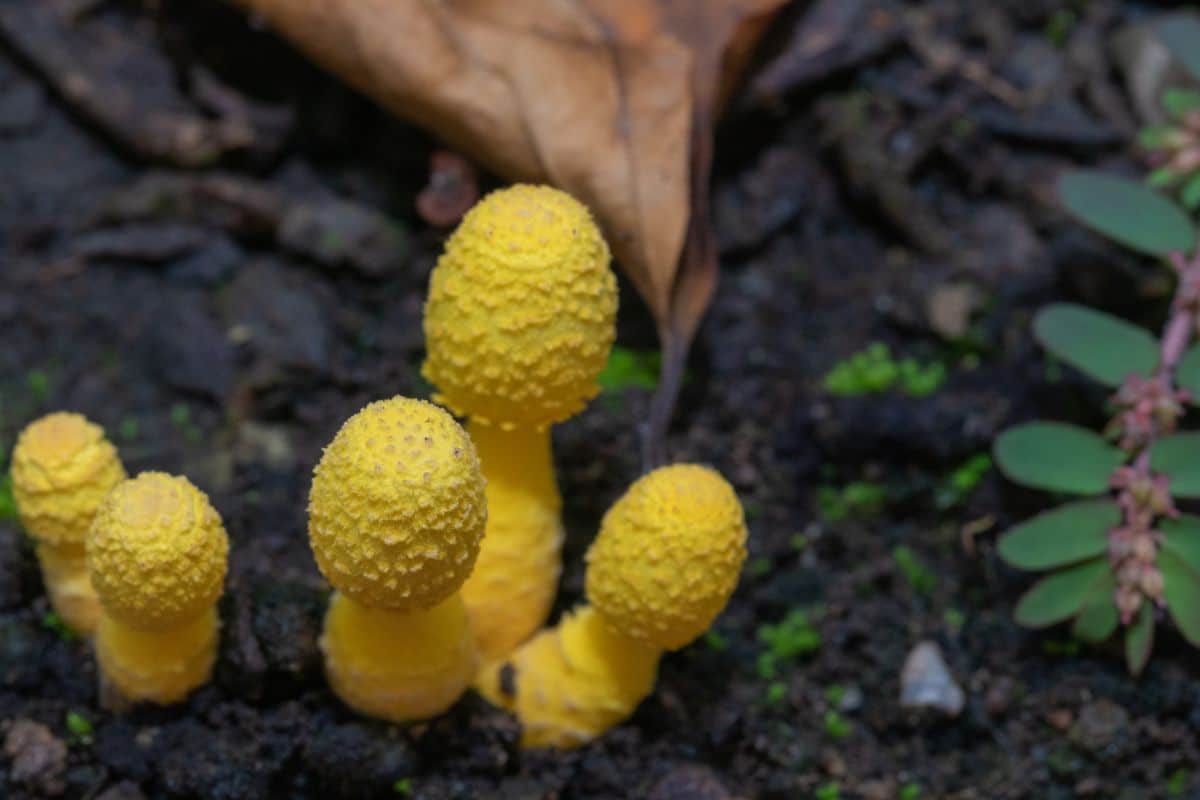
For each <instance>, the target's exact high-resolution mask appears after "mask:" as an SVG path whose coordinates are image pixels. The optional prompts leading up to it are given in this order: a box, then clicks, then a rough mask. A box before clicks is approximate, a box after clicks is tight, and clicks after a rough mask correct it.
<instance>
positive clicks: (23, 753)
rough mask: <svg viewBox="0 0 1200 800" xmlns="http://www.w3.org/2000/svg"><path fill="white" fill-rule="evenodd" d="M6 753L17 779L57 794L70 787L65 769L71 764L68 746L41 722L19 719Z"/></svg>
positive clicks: (6, 740)
mask: <svg viewBox="0 0 1200 800" xmlns="http://www.w3.org/2000/svg"><path fill="white" fill-rule="evenodd" d="M4 755H5V756H7V757H8V759H9V760H10V762H11V764H12V767H11V769H10V772H9V777H10V779H11V780H12V781H13V782H14V783H18V784H22V785H24V786H26V787H29V788H30V789H31V790H40V791H41V792H42V793H43V794H45V795H47V796H50V797H57V796H58V795H60V794H62V793H63V791H64V790H65V789H66V786H65V785H64V784H63V779H62V778H63V771H64V770H65V769H66V767H67V746H66V745H65V744H63V743H62V742H61V741H60V740H59V739H57V738H56V737H55V736H54V734H53V733H51V732H50V729H49V728H47V727H46V726H45V725H42V724H41V723H39V722H34V721H33V720H29V719H19V720H17V721H16V722H14V723H13V724H12V727H10V728H9V729H8V735H7V736H5V737H4Z"/></svg>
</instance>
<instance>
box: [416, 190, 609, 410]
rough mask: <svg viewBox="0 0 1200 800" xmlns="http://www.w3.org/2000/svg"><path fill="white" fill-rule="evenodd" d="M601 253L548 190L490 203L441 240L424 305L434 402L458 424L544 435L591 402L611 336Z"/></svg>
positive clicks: (579, 212) (583, 216) (579, 217)
mask: <svg viewBox="0 0 1200 800" xmlns="http://www.w3.org/2000/svg"><path fill="white" fill-rule="evenodd" d="M616 315H617V280H616V276H615V275H614V274H613V271H612V269H611V268H610V267H609V252H608V245H607V244H606V243H605V241H604V237H603V236H601V234H600V230H599V229H598V228H597V227H596V224H595V222H593V221H592V217H591V215H590V214H589V213H588V210H587V208H585V207H584V206H583V205H582V204H581V203H579V202H578V201H577V200H575V199H574V198H572V197H571V196H570V195H568V194H566V193H565V192H561V191H559V190H557V189H553V188H550V187H548V186H528V185H516V186H512V187H510V188H508V189H502V190H500V191H497V192H493V193H491V194H489V195H488V196H487V197H485V198H483V200H481V201H479V203H477V204H476V205H475V207H474V208H472V209H471V210H470V211H469V212H468V213H467V215H466V216H465V217H464V218H463V221H462V222H461V223H460V224H459V226H458V228H457V230H455V231H454V234H453V235H452V236H451V237H450V239H449V240H448V241H447V242H446V249H445V251H444V252H443V253H442V256H441V258H440V259H438V263H437V267H436V268H435V269H434V270H433V275H432V276H431V278H430V284H429V298H428V300H427V301H426V303H425V340H426V347H427V348H428V358H427V359H426V361H425V365H424V367H423V368H422V374H424V375H425V377H426V378H427V379H428V380H429V381H430V382H431V383H433V384H434V385H435V386H437V388H438V392H439V394H438V395H437V397H436V399H437V400H438V402H441V403H443V404H445V405H446V406H448V407H449V408H451V409H452V410H453V411H454V412H455V413H457V414H459V415H461V416H469V417H472V418H475V419H477V420H479V421H481V422H491V423H495V424H500V425H505V426H513V425H533V426H539V427H540V426H544V425H549V424H552V423H555V422H561V421H562V420H564V419H567V418H568V417H570V416H572V415H573V414H575V413H577V412H578V411H579V410H580V409H582V408H583V406H584V404H585V403H586V402H587V401H588V400H590V399H592V398H593V397H595V396H596V393H597V392H598V391H599V386H598V385H597V384H596V377H597V376H598V375H599V374H600V371H601V370H603V369H604V364H605V362H606V361H607V360H608V353H609V350H610V349H611V347H612V343H613V339H614V338H615V336H616V329H615V323H616Z"/></svg>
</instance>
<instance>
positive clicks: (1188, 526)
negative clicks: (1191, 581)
mask: <svg viewBox="0 0 1200 800" xmlns="http://www.w3.org/2000/svg"><path fill="white" fill-rule="evenodd" d="M1158 529H1159V531H1161V532H1162V535H1163V548H1164V549H1167V550H1171V551H1172V552H1173V553H1175V555H1177V556H1179V558H1181V559H1183V562H1184V563H1185V564H1187V565H1188V566H1189V567H1191V568H1192V569H1193V570H1195V571H1196V572H1198V573H1200V517H1196V516H1193V515H1191V514H1180V515H1179V517H1178V518H1177V519H1164V520H1163V521H1162V522H1161V523H1159V526H1158Z"/></svg>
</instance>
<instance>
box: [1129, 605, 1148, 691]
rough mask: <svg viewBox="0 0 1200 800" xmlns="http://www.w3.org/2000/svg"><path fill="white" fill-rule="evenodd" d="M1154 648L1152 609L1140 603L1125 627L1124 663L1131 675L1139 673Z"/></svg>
mask: <svg viewBox="0 0 1200 800" xmlns="http://www.w3.org/2000/svg"><path fill="white" fill-rule="evenodd" d="M1153 648H1154V609H1153V608H1151V604H1150V603H1142V610H1141V611H1140V612H1138V617H1137V619H1135V620H1134V621H1133V624H1132V625H1130V626H1129V627H1128V628H1126V629H1125V665H1126V666H1127V667H1128V668H1129V673H1130V674H1131V675H1140V674H1141V673H1142V670H1143V669H1145V668H1146V662H1147V661H1149V660H1150V651H1151V650H1152V649H1153Z"/></svg>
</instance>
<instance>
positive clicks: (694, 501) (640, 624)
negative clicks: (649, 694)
mask: <svg viewBox="0 0 1200 800" xmlns="http://www.w3.org/2000/svg"><path fill="white" fill-rule="evenodd" d="M745 559H746V521H745V517H744V515H743V513H742V505H741V503H740V502H738V499H737V495H736V494H735V493H734V491H733V487H732V486H730V485H729V483H728V482H727V481H726V480H725V479H724V478H722V477H721V475H720V474H719V473H718V472H716V471H715V470H712V469H709V468H708V467H702V466H698V465H695V464H676V465H673V466H669V467H662V468H660V469H656V470H654V471H653V472H651V473H649V474H647V475H644V476H643V477H642V478H640V479H639V480H638V481H637V482H635V483H634V484H633V485H632V486H630V487H629V490H628V491H627V492H625V494H624V495H623V496H622V497H621V498H620V499H619V500H617V502H616V503H614V504H613V506H612V507H611V508H610V509H609V510H608V513H606V514H605V515H604V520H603V522H602V523H601V525H600V533H599V535H598V536H597V537H596V540H595V541H594V542H593V543H592V546H591V548H590V549H589V550H588V553H587V565H588V566H587V575H586V579H585V580H586V588H587V596H588V600H589V601H590V602H591V603H592V605H594V606H595V607H596V610H597V611H599V612H600V614H601V615H603V617H604V618H605V619H606V620H607V621H608V623H609V624H610V625H612V626H613V627H614V628H615V629H616V630H617V631H619V632H620V633H623V634H624V635H626V636H629V637H630V638H633V639H637V640H639V641H643V642H646V643H649V644H653V645H655V646H657V647H661V648H664V649H667V650H675V649H677V648H680V647H683V646H684V645H686V644H688V643H689V642H691V641H693V640H694V639H695V638H696V637H698V636H700V635H701V634H703V633H704V632H705V631H706V630H708V627H709V625H711V624H712V622H713V620H714V619H715V618H716V616H717V614H719V613H721V610H722V609H724V608H725V603H726V602H728V600H729V596H730V594H732V593H733V589H734V587H735V586H736V585H737V580H738V574H739V573H740V572H741V568H742V562H743V561H745Z"/></svg>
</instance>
